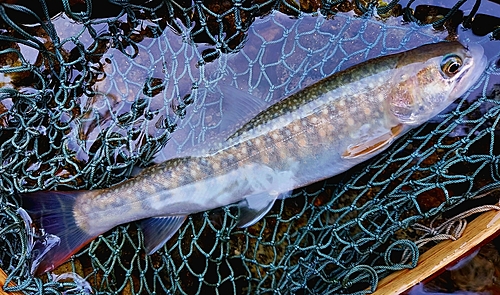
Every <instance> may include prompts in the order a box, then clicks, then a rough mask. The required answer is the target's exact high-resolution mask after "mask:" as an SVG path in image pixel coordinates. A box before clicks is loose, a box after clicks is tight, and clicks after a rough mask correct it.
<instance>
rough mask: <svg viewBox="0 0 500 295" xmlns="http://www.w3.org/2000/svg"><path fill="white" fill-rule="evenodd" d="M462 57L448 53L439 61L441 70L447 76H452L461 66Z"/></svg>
mask: <svg viewBox="0 0 500 295" xmlns="http://www.w3.org/2000/svg"><path fill="white" fill-rule="evenodd" d="M462 64H463V62H462V59H461V58H460V56H458V55H456V54H448V55H446V56H445V57H444V58H443V60H442V61H441V71H443V73H444V74H445V75H446V76H448V77H453V76H454V75H455V74H456V73H458V71H460V68H461V67H462Z"/></svg>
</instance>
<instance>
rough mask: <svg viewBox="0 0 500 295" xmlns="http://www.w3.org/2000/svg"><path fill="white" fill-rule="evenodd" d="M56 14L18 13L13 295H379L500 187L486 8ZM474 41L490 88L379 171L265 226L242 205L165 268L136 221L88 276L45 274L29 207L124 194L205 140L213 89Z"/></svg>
mask: <svg viewBox="0 0 500 295" xmlns="http://www.w3.org/2000/svg"><path fill="white" fill-rule="evenodd" d="M52 2H54V3H48V2H45V1H43V0H40V1H39V2H37V1H21V0H19V1H17V0H13V1H1V3H0V86H1V87H2V88H1V89H0V138H1V140H0V191H1V196H0V249H1V251H0V267H1V268H2V269H3V270H5V271H6V272H7V274H8V279H7V281H8V282H13V283H15V285H12V286H8V287H7V286H6V287H4V289H5V290H8V291H16V290H22V291H24V292H26V293H28V294H42V293H43V294H60V293H63V292H64V293H65V294H77V293H86V292H88V291H89V289H87V288H86V287H85V286H86V285H85V284H84V283H83V282H88V283H89V284H90V286H91V288H92V290H93V292H94V293H95V294H118V293H120V294H148V293H155V294H350V293H356V294H363V293H368V292H371V291H373V290H374V289H375V288H376V285H377V282H378V280H379V279H380V278H382V277H384V276H386V275H388V274H389V273H391V272H392V271H394V270H399V269H403V268H411V267H414V266H415V264H416V262H417V259H418V256H419V249H418V248H417V246H416V244H415V241H416V240H417V239H418V235H417V233H416V232H415V231H411V230H410V229H411V227H412V226H413V225H414V224H416V223H417V222H423V220H427V219H429V218H431V217H434V216H437V215H439V214H442V213H443V212H446V211H447V210H449V209H450V208H453V207H455V206H456V205H457V204H459V203H461V202H463V201H464V200H467V199H470V198H472V197H474V196H477V195H479V194H482V193H484V192H487V191H490V190H492V189H495V188H496V187H497V186H498V183H499V181H500V171H499V161H500V156H499V155H500V144H498V143H497V142H496V141H497V139H496V137H497V136H498V134H499V132H500V125H499V124H498V123H499V122H498V121H499V118H500V117H499V116H498V114H499V112H500V104H499V95H500V78H499V74H500V70H499V67H500V65H499V63H498V59H499V55H498V52H499V49H500V46H499V45H498V41H495V38H498V35H499V31H498V29H496V30H495V28H496V27H495V24H497V25H500V22H498V18H497V17H495V15H494V13H493V12H490V14H487V13H478V7H476V6H477V5H475V4H476V3H474V2H471V1H459V2H458V3H457V5H455V6H454V7H447V8H440V7H431V6H425V5H423V6H422V5H421V6H417V5H415V3H413V2H414V1H409V2H405V3H401V4H402V5H401V4H398V2H399V1H392V2H390V3H382V2H380V3H376V2H370V1H366V2H364V1H353V2H349V1H342V0H341V1H329V0H325V1H324V2H320V1H286V0H282V1H279V0H278V1H272V0H269V1H260V0H255V1H240V0H233V1H205V2H204V1H195V2H191V1H175V2H174V1H167V0H165V1H159V0H158V1H155V0H153V1H144V3H143V2H141V1H109V2H106V3H104V2H102V3H97V1H95V2H91V1H69V0H62V1H61V2H60V3H59V2H57V1H52ZM56 2H57V3H56ZM417 2H418V1H417ZM492 5H493V4H492ZM464 7H465V8H464ZM466 10H467V11H468V16H473V15H476V14H477V15H476V17H475V18H472V17H467V15H466V16H465V17H464V13H463V11H466ZM349 11H351V12H349ZM352 11H354V13H352ZM492 11H494V10H492ZM355 14H357V15H363V17H359V16H356V15H355ZM261 16H263V17H261ZM402 17H403V18H404V19H405V20H406V21H407V23H405V24H403V23H402V21H401V18H402ZM495 21H496V22H497V23H495ZM462 22H463V24H464V26H466V27H468V28H472V32H474V33H475V34H471V32H470V31H463V30H457V26H458V24H459V23H462ZM424 23H433V24H434V26H435V27H436V28H433V27H432V26H422V24H424ZM485 24H488V25H485ZM485 30H486V31H485ZM479 35H483V36H484V35H487V36H485V37H481V36H479ZM456 37H458V39H459V40H463V41H473V42H479V43H481V44H483V47H485V49H486V52H487V54H488V57H489V60H490V66H489V67H488V69H487V71H486V73H485V75H484V76H483V77H482V79H481V80H480V82H478V83H477V84H476V86H474V87H473V89H472V90H470V91H469V92H468V93H467V94H466V95H465V96H464V97H463V98H462V99H459V100H458V101H457V102H455V103H454V104H453V105H452V106H451V107H450V108H449V109H448V110H447V111H446V112H444V113H443V114H442V115H440V116H438V117H437V118H435V119H433V120H432V121H431V122H429V123H427V124H425V125H423V126H422V127H420V128H418V129H417V130H415V131H413V132H411V133H410V134H409V135H407V136H406V137H404V138H403V139H402V140H400V141H398V142H397V143H396V144H394V145H393V146H392V147H391V148H390V149H389V150H388V151H387V152H385V153H383V154H382V155H380V156H378V157H376V158H375V159H373V160H371V161H369V162H367V163H365V164H362V165H360V166H359V167H356V168H354V169H352V170H351V171H349V172H347V173H345V174H343V175H340V176H337V177H334V178H332V179H329V180H327V181H322V182H320V183H317V184H314V185H311V186H309V187H306V188H303V189H300V190H297V191H295V192H294V195H293V197H292V198H289V199H286V200H283V201H279V202H277V204H276V205H275V206H274V208H273V209H272V211H271V212H270V213H269V214H268V215H267V216H266V217H265V218H264V219H262V220H261V221H260V222H258V223H257V224H256V225H254V226H252V227H250V228H247V229H240V228H237V227H236V226H235V224H236V223H235V218H236V216H237V210H234V209H235V208H233V207H232V206H228V207H225V208H219V209H215V210H213V211H211V212H204V213H199V214H194V215H191V216H189V219H188V221H187V222H185V224H184V225H183V226H182V228H181V229H180V231H179V232H178V234H177V235H175V236H174V237H173V238H172V239H171V240H170V241H169V242H168V243H167V245H166V246H165V247H164V248H163V249H161V250H160V251H159V252H158V253H156V254H154V255H152V256H147V255H146V254H145V252H144V247H143V237H142V233H141V231H140V230H139V229H138V228H137V227H136V225H135V224H127V225H125V226H120V227H117V228H115V229H113V230H112V231H110V232H108V233H106V234H105V235H102V236H100V237H98V238H97V239H95V240H94V241H93V242H92V243H91V244H90V245H89V246H87V247H85V248H84V249H83V250H82V251H80V252H79V253H78V254H76V255H75V256H74V257H72V258H71V260H70V261H69V262H68V263H66V264H64V265H63V266H61V267H59V268H58V269H57V270H56V271H55V273H57V274H61V273H76V274H78V275H79V276H73V277H67V279H64V278H63V277H59V278H58V277H56V276H49V275H43V276H42V277H33V276H31V275H30V257H29V254H30V252H29V251H30V250H29V244H30V243H29V239H28V237H29V235H28V233H27V231H29V229H27V228H26V227H25V224H24V222H23V220H22V218H21V216H20V215H19V214H18V212H17V208H18V205H17V201H16V198H15V194H16V193H19V192H31V191H37V190H49V189H58V190H76V189H95V188H103V187H108V186H111V185H113V184H116V183H118V182H120V181H122V180H124V179H126V178H127V177H130V175H131V174H132V171H133V169H134V167H141V166H146V165H148V164H150V163H151V162H152V161H156V162H160V161H162V160H163V159H165V158H167V157H170V156H172V155H175V153H176V152H179V151H183V150H186V149H189V147H190V146H193V145H196V144H200V143H201V144H202V142H203V141H204V139H205V138H207V137H208V136H212V135H213V134H214V132H216V130H217V128H216V127H217V123H218V122H220V118H221V116H222V114H221V97H220V95H217V94H216V93H212V92H210V91H208V92H201V91H198V89H200V88H205V89H211V88H213V87H214V86H216V85H218V84H220V83H224V84H229V85H232V86H234V87H237V88H239V89H241V90H242V91H246V92H248V93H250V94H252V95H254V96H256V97H258V98H261V99H262V100H265V101H267V102H273V101H277V100H279V99H281V98H283V97H285V96H287V95H288V94H290V93H293V92H296V91H298V90H300V89H302V88H303V87H304V86H306V85H309V84H311V83H313V82H314V81H317V80H319V79H321V78H323V77H325V76H327V75H330V74H332V73H334V72H336V71H339V70H341V69H345V68H346V67H348V66H351V65H354V64H356V63H359V62H360V61H363V60H365V59H367V58H372V57H376V56H380V55H384V54H390V53H393V52H399V51H404V50H407V49H411V48H414V47H416V46H419V45H422V44H426V43H432V42H437V41H440V40H443V39H454V38H456ZM403 253H404V254H405V255H403ZM82 281H83V282H82Z"/></svg>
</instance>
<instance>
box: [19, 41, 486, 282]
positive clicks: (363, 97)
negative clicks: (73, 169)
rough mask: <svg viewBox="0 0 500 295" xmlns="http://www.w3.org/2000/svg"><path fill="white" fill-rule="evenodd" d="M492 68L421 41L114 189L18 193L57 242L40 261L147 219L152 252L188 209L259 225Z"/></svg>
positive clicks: (465, 52)
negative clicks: (283, 200) (229, 211)
mask: <svg viewBox="0 0 500 295" xmlns="http://www.w3.org/2000/svg"><path fill="white" fill-rule="evenodd" d="M485 66H486V60H485V57H484V55H483V49H482V48H481V47H480V46H478V45H471V46H469V48H465V47H464V46H462V45H461V44H460V43H458V42H449V43H438V44H431V45H424V46H422V47H419V48H416V49H414V50H410V51H407V52H403V53H399V54H395V55H389V56H383V57H380V58H377V59H373V60H370V61H368V62H365V63H362V64H359V65H357V66H355V67H352V68H350V69H347V70H345V71H343V72H340V73H337V74H334V75H332V76H330V77H327V78H325V79H323V80H321V81H319V82H317V83H315V84H313V85H311V86H309V87H306V88H305V89H303V90H302V91H299V92H297V93H296V94H293V95H291V96H289V97H287V98H286V99H284V100H282V101H280V102H278V103H276V104H274V105H272V106H270V107H269V108H268V109H266V110H264V111H262V112H260V113H259V114H258V115H257V116H256V117H254V118H253V119H252V120H250V121H249V122H247V123H246V124H244V125H243V126H242V127H241V128H240V129H239V130H237V131H236V132H235V133H234V134H233V135H231V136H230V137H229V138H228V139H226V140H220V141H215V142H209V143H207V146H208V149H207V150H206V151H198V152H193V155H192V156H185V157H179V158H174V159H171V160H168V161H165V162H163V163H161V164H158V165H155V166H152V167H150V168H146V169H145V170H143V171H142V172H141V173H140V174H139V175H137V176H136V177H134V178H133V179H130V180H128V181H125V182H123V183H121V184H118V185H116V186H113V187H111V188H108V189H102V190H93V191H78V192H39V193H33V194H25V195H23V196H21V199H22V201H23V208H25V209H27V211H28V212H29V213H30V214H31V215H32V217H33V218H34V219H36V220H39V221H40V224H41V225H42V227H43V228H44V229H45V231H46V232H47V233H50V234H53V235H56V236H58V237H60V238H61V244H60V245H59V246H58V247H56V249H53V250H51V251H49V253H48V254H47V255H46V256H44V257H42V258H41V259H40V265H39V268H38V273H41V272H44V271H46V270H50V269H53V268H54V267H56V266H57V265H59V264H61V263H63V262H64V261H65V260H67V259H68V258H69V257H70V256H71V255H72V254H73V253H75V252H76V251H77V250H78V249H80V248H81V247H83V246H84V245H85V244H86V243H88V242H89V241H90V240H92V239H94V238H95V237H96V236H98V235H100V234H102V233H104V232H106V231H108V230H109V229H111V228H113V227H115V226H117V225H119V224H123V223H127V222H131V221H136V220H141V223H140V226H141V227H142V229H143V230H144V235H145V241H146V248H147V250H148V252H149V253H152V252H154V251H156V250H157V249H158V248H159V247H161V246H162V245H163V244H164V243H165V242H166V241H167V240H168V239H169V238H170V237H171V236H172V235H173V234H174V233H175V232H176V231H177V230H178V228H179V227H180V226H181V225H182V223H183V221H184V219H185V217H186V215H189V214H191V213H196V212H201V211H205V210H209V209H213V208H217V207H221V206H225V205H228V204H234V203H236V204H238V206H239V208H240V219H239V221H238V222H239V224H238V225H239V226H241V227H245V226H249V225H251V224H253V223H255V222H256V221H258V220H259V219H260V218H261V217H262V216H264V215H265V213H267V212H268V211H269V210H270V208H271V207H272V205H273V203H274V201H275V200H276V199H277V198H278V197H280V196H281V197H286V196H288V194H289V192H290V191H291V190H293V189H295V188H299V187H303V186H305V185H307V184H310V183H313V182H317V181H319V180H322V179H325V178H328V177H331V176H333V175H336V174H339V173H341V172H343V171H346V170H348V169H349V168H351V167H353V166H355V165H356V164H358V163H361V162H363V161H365V160H366V159H368V158H370V157H372V156H374V155H376V154H378V153H380V152H381V151H383V150H384V149H385V148H387V147H388V146H389V145H390V144H391V143H392V142H393V141H394V140H395V139H396V138H398V137H399V136H401V135H402V134H404V133H405V132H406V131H408V130H409V129H411V128H413V127H415V126H418V125H420V124H422V123H424V122H425V121H427V120H428V119H430V118H432V117H433V116H435V115H436V114H438V113H439V112H441V111H442V110H443V109H444V108H446V107H447V106H448V105H449V104H450V103H451V102H453V101H454V100H455V99H456V98H458V97H459V96H460V95H462V94H463V93H464V92H465V91H466V90H467V89H468V88H470V86H471V85H472V84H473V83H474V82H475V81H476V80H477V79H478V78H479V76H480V74H481V73H482V72H483V70H484V68H485Z"/></svg>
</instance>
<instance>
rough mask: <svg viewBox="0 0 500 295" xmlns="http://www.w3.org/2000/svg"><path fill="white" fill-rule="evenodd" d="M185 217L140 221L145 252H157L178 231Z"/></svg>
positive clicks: (154, 218) (152, 218) (166, 217)
mask: <svg viewBox="0 0 500 295" xmlns="http://www.w3.org/2000/svg"><path fill="white" fill-rule="evenodd" d="M185 219H186V216H184V215H182V216H165V217H151V218H147V219H143V220H141V221H140V224H139V226H140V228H141V229H142V232H143V233H144V244H145V247H146V252H147V253H148V254H153V253H154V252H156V251H158V249H160V248H161V247H162V246H163V245H164V244H165V243H166V242H167V241H168V240H170V238H171V237H172V236H173V235H174V234H175V233H176V232H177V231H178V230H179V228H180V227H181V226H182V224H183V223H184V220H185Z"/></svg>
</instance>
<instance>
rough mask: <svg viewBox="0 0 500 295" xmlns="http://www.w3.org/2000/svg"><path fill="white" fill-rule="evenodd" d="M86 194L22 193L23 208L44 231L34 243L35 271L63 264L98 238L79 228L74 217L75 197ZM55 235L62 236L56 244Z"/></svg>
mask: <svg viewBox="0 0 500 295" xmlns="http://www.w3.org/2000/svg"><path fill="white" fill-rule="evenodd" d="M83 193H84V192H83V191H74V192H55V191H49V192H36V193H30V194H23V195H20V197H19V198H20V200H21V207H22V208H23V209H25V210H26V211H27V212H28V214H29V215H30V216H31V218H32V219H33V221H34V222H35V224H38V225H39V226H40V228H41V229H43V231H44V234H43V235H42V236H41V237H39V238H38V239H37V241H36V242H35V245H33V246H34V248H33V253H32V264H33V265H32V272H33V273H34V274H35V275H39V274H42V273H44V272H46V271H50V270H53V269H54V268H56V267H58V266H59V265H61V264H63V263H64V262H66V261H67V260H68V259H69V258H70V257H71V255H73V254H75V253H76V252H77V251H78V250H80V249H81V248H82V247H83V246H85V245H86V244H88V243H89V242H90V241H91V240H93V239H94V238H95V236H92V235H89V234H88V233H86V232H85V231H83V230H82V229H81V228H80V227H78V225H77V224H76V222H75V218H74V216H73V206H74V204H75V200H76V199H77V198H78V196H79V195H81V194H83ZM52 235H53V236H57V237H58V238H59V241H58V242H59V243H58V244H57V245H54V243H53V241H54V238H53V236H52ZM50 237H52V238H50ZM50 241H52V243H51V242H50ZM37 264H38V265H37Z"/></svg>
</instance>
